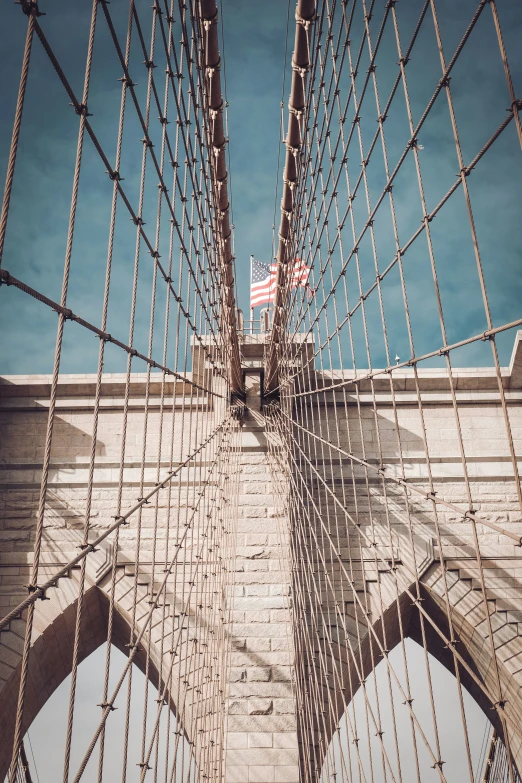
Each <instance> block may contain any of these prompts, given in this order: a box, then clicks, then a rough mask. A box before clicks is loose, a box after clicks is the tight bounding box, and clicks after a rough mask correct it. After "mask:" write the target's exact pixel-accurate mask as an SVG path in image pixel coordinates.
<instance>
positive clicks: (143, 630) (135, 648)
mask: <svg viewBox="0 0 522 783" xmlns="http://www.w3.org/2000/svg"><path fill="white" fill-rule="evenodd" d="M233 421H234V420H233V418H232V417H228V418H227V420H226V423H227V424H230V423H231V422H233ZM221 455H222V446H220V447H219V449H218V452H217V455H216V457H215V458H214V461H213V463H212V465H211V467H210V470H209V474H208V476H207V480H206V483H205V487H204V489H203V490H200V492H199V493H198V499H197V501H196V504H195V506H194V507H193V511H192V514H191V516H190V519H189V520H188V522H187V523H185V530H184V531H183V533H182V535H181V537H180V539H179V540H178V542H177V543H176V546H175V548H176V551H175V553H174V555H173V556H172V559H171V561H170V563H169V565H168V567H167V568H166V569H165V576H164V577H163V580H162V581H161V584H160V586H159V588H158V590H157V592H156V597H155V598H154V600H152V601H151V606H150V610H149V612H148V614H147V616H146V618H145V620H144V621H143V625H142V627H141V630H140V631H139V633H138V635H137V636H136V639H135V641H134V643H133V645H132V646H131V649H130V652H129V657H128V659H127V663H126V664H125V666H124V668H123V671H122V673H121V675H120V678H119V680H118V682H117V684H116V686H115V688H114V691H113V693H112V695H111V698H110V699H109V700H108V701H107V703H106V704H105V705H104V707H103V714H102V717H101V719H100V722H99V724H98V727H97V728H96V731H95V733H94V736H93V738H92V740H91V742H90V744H89V747H88V749H87V752H86V754H85V756H84V758H83V760H82V762H81V764H80V767H79V769H78V772H77V773H76V776H75V778H74V783H78V781H79V780H80V779H81V777H82V775H83V772H84V770H85V767H86V766H87V763H88V761H89V759H90V757H91V754H92V751H93V750H94V748H95V746H96V743H97V741H98V738H99V736H100V734H101V731H102V728H103V726H104V724H105V723H106V721H107V718H108V716H109V714H110V713H111V712H112V711H113V709H114V702H115V700H116V698H117V696H118V693H119V692H120V690H121V686H122V685H123V683H124V681H125V678H126V676H127V672H128V671H129V669H130V667H131V666H132V663H133V661H134V658H135V657H136V653H137V652H138V649H139V645H140V642H141V640H142V639H143V637H144V636H145V633H146V631H147V629H148V627H149V625H150V623H151V620H152V617H153V614H154V611H155V610H156V608H157V606H158V602H159V599H160V597H161V595H162V593H163V591H164V590H165V588H166V586H167V582H168V579H169V576H170V575H171V572H172V569H173V567H174V565H175V563H176V560H177V558H178V555H179V553H180V552H181V548H182V545H183V542H184V540H185V538H186V537H187V535H188V532H189V530H190V529H191V527H192V523H193V521H194V519H195V516H196V513H197V511H198V509H199V504H200V503H201V499H202V498H203V497H204V496H205V490H206V487H207V486H208V483H209V478H210V475H211V474H212V473H213V472H214V470H215V468H216V465H218V464H219V462H220V459H221ZM211 525H212V515H210V516H209V518H208V522H207V526H206V529H205V534H206V533H207V532H208V529H209V528H210V527H211ZM205 538H206V535H205V536H204V537H203V542H202V544H201V546H202V548H204V547H205V546H206V541H205ZM201 562H202V561H201V558H197V563H196V566H195V568H194V570H193V571H192V572H191V579H190V585H191V587H190V590H189V591H188V595H187V599H186V603H185V607H184V610H183V616H184V615H185V614H186V613H187V610H188V607H189V602H190V597H191V595H192V591H193V589H194V586H195V584H196V580H195V578H194V577H195V574H196V572H197V570H198V569H199V566H200V565H201ZM182 631H183V624H181V625H180V627H179V629H178V637H177V641H176V645H174V646H173V650H175V649H176V646H177V644H178V643H179V640H180V639H181V634H182ZM173 661H174V655H172V659H171V667H172V665H173V664H172V662H173Z"/></svg>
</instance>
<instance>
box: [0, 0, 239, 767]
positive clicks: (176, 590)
mask: <svg viewBox="0 0 522 783" xmlns="http://www.w3.org/2000/svg"><path fill="white" fill-rule="evenodd" d="M46 10H47V9H46ZM43 11H44V9H41V7H40V5H39V4H37V3H36V2H26V0H23V2H22V3H21V12H23V13H24V14H25V15H26V17H27V36H26V42H25V49H24V54H23V64H22V73H21V80H20V87H19V93H18V101H17V106H16V114H15V122H14V130H13V137H12V143H11V148H10V156H9V160H8V167H7V179H6V187H5V192H4V200H3V209H2V218H1V221H0V255H1V253H2V252H3V251H4V248H5V249H6V252H5V253H4V259H3V260H4V262H5V261H6V259H7V258H9V257H11V254H10V253H9V249H12V247H11V248H10V246H9V243H8V242H7V243H5V239H6V229H7V225H8V216H9V212H10V209H11V210H12V209H13V208H14V209H16V203H15V195H16V189H15V190H13V183H15V164H16V160H17V154H18V152H19V146H20V145H19V141H20V134H21V120H22V111H23V109H24V102H25V99H26V96H27V94H28V84H29V85H30V79H31V73H32V72H31V63H32V61H33V58H34V56H35V49H36V47H42V49H41V50H39V51H38V56H40V55H41V53H42V51H43V52H44V53H45V56H46V57H47V58H48V61H49V64H50V65H51V68H52V71H53V72H54V79H55V80H56V83H57V84H58V85H59V84H60V83H61V86H62V87H63V93H62V99H63V102H64V105H65V106H67V104H69V103H70V105H71V107H72V108H71V111H74V112H75V113H76V115H77V128H78V130H77V134H78V135H77V147H76V153H75V155H74V159H73V165H72V170H71V171H70V175H71V177H72V196H71V201H70V216H69V220H68V224H67V230H66V236H65V258H64V263H63V283H62V291H61V296H60V298H59V300H58V301H55V300H53V299H52V298H51V297H49V296H47V295H46V293H45V292H44V291H39V290H38V289H37V288H36V287H34V286H33V285H32V284H31V283H32V281H31V280H23V281H22V280H20V279H18V278H17V277H15V276H13V275H11V274H10V272H9V271H8V270H7V269H6V268H5V266H4V267H3V268H2V270H1V282H2V283H4V284H6V286H5V287H3V290H2V294H5V293H6V292H7V291H9V290H11V289H10V287H12V286H14V287H16V288H17V289H18V290H19V291H20V292H22V293H23V294H25V295H28V296H29V297H32V298H34V299H35V300H37V302H38V306H39V307H42V308H45V307H48V308H52V310H54V311H55V312H56V313H57V318H58V328H57V335H56V348H55V358H54V366H53V372H52V376H51V377H50V378H49V413H48V417H47V424H46V428H45V435H44V437H43V457H42V472H41V486H40V492H39V501H38V507H37V509H36V514H35V515H36V525H35V527H34V530H33V534H32V535H33V542H32V545H33V553H34V554H33V557H32V561H31V567H30V573H29V574H28V586H27V589H26V598H24V599H23V600H21V601H20V602H19V603H17V605H16V606H14V607H13V608H12V610H11V611H9V613H8V614H7V615H6V616H5V617H4V618H3V619H2V621H1V622H0V629H2V631H4V632H5V633H6V634H8V635H11V636H12V635H13V634H16V635H17V637H18V642H19V644H20V645H21V647H22V660H21V664H20V676H19V683H18V685H17V697H16V714H15V716H14V721H13V722H12V725H11V724H10V728H9V729H8V730H7V733H6V734H5V736H3V738H2V745H3V751H2V752H3V753H4V752H8V753H9V760H10V771H9V775H8V779H9V781H10V783H15V781H18V780H20V775H21V769H22V767H21V766H20V765H21V762H20V758H25V757H24V756H23V757H22V756H21V755H20V754H23V744H22V739H23V735H24V733H25V730H26V728H27V726H28V724H29V722H30V717H29V713H30V709H29V707H28V702H30V698H31V697H32V691H31V690H30V687H29V682H28V680H29V672H30V670H31V666H32V665H34V664H35V656H36V653H35V652H34V651H33V647H32V643H33V642H34V641H35V635H36V637H37V636H38V629H39V617H41V616H42V615H41V612H42V611H44V609H42V608H40V607H44V606H45V604H44V603H43V602H44V601H45V600H46V599H49V598H50V594H52V595H54V596H56V595H58V596H62V597H63V596H65V595H67V594H68V595H69V598H70V601H71V607H72V611H73V615H74V622H73V628H72V629H71V633H72V645H71V657H70V660H69V661H68V662H67V663H66V664H65V665H66V668H67V667H68V668H69V671H70V695H69V704H68V711H67V727H66V735H65V739H64V753H63V780H64V781H69V780H75V781H79V780H80V779H85V778H84V772H85V770H86V769H88V772H87V775H88V776H89V779H91V780H95V779H96V780H99V781H101V780H103V779H104V771H105V769H106V763H105V762H106V755H107V748H109V749H110V748H111V746H116V747H118V748H119V749H120V751H119V754H120V757H121V758H120V771H121V779H122V780H126V779H127V777H128V776H131V777H132V778H133V779H134V778H135V771H136V765H137V769H138V773H139V775H138V777H139V779H140V780H144V779H145V777H146V776H147V775H148V776H149V777H150V776H151V775H153V776H154V780H158V776H160V779H162V780H164V781H165V783H168V781H181V780H194V779H195V778H196V777H198V778H199V779H205V778H206V779H219V778H220V777H221V774H222V764H223V752H222V748H223V731H224V719H225V706H224V704H225V686H224V683H225V682H226V672H227V667H228V650H229V645H228V644H227V643H226V626H227V622H228V614H229V602H228V601H227V595H228V593H227V590H228V586H229V581H230V574H229V568H228V564H229V563H230V562H231V560H232V556H233V547H234V543H235V537H234V525H235V520H236V498H237V477H238V472H237V464H238V453H239V451H238V433H239V425H238V417H237V411H238V407H237V405H235V404H230V399H231V395H232V393H233V392H234V391H235V390H236V389H237V388H238V384H239V382H240V378H239V376H238V372H239V353H238V339H237V333H236V326H235V313H236V305H235V292H234V277H233V259H232V252H231V229H230V221H229V202H228V194H227V166H226V155H225V150H226V139H225V124H224V108H225V107H224V101H223V98H222V93H221V83H220V59H219V50H218V25H217V19H218V17H217V8H216V5H215V3H214V2H213V0H202V2H192V3H188V4H187V3H182V2H179V3H178V2H175V0H165V2H163V0H158V2H157V3H154V4H153V6H152V7H151V6H150V4H147V3H141V2H134V0H130V2H129V3H128V4H127V10H126V13H122V8H121V7H115V6H114V5H110V4H109V3H108V2H98V0H94V2H93V3H92V7H91V13H90V23H89V25H88V26H87V28H86V32H87V35H86V41H85V43H86V46H85V48H84V50H83V52H82V53H81V56H82V57H83V65H82V67H84V73H83V81H84V85H83V91H82V92H76V91H75V89H74V87H73V84H74V83H76V82H77V81H78V79H77V70H75V71H74V73H73V74H72V75H71V74H70V73H68V70H67V68H66V67H65V65H63V63H62V62H61V61H60V57H59V54H57V53H56V51H55V48H53V46H52V45H51V43H50V42H49V37H48V33H49V30H50V31H51V33H52V25H53V14H52V13H50V14H49V16H45V15H43ZM21 12H20V13H21ZM108 51H110V56H111V57H113V58H114V60H113V62H116V63H117V70H116V69H114V70H115V74H114V75H115V76H116V75H118V76H119V80H120V82H121V95H120V99H119V112H118V113H117V116H116V121H115V123H114V127H112V129H111V130H112V134H109V133H108V130H107V124H106V123H104V122H103V121H102V127H101V131H102V133H101V134H100V126H99V122H98V118H97V112H96V109H97V108H98V109H99V108H100V107H99V106H97V104H96V98H93V100H92V101H91V96H90V88H91V77H92V74H93V71H95V69H96V63H97V62H98V61H101V63H102V67H103V66H104V64H107V62H108V58H109V55H108ZM78 57H80V53H78ZM69 65H70V63H69ZM107 68H108V66H107ZM118 72H119V73H118ZM138 74H139V76H138ZM112 75H113V71H111V70H110V69H109V68H108V75H107V78H109V76H112ZM73 77H74V78H73ZM144 78H145V84H146V87H145V89H140V88H139V87H138V86H137V83H138V81H141V80H143V79H144ZM142 85H143V82H142ZM94 92H95V94H96V91H94ZM102 114H103V112H102ZM129 127H130V130H129ZM137 128H138V129H139V132H141V134H142V138H141V141H140V140H139V136H137V135H136V134H135V131H136V129H137ZM102 137H103V139H104V141H102ZM108 139H109V140H108ZM88 145H90V146H89V147H88ZM108 149H110V150H115V152H114V154H113V153H112V152H111V153H110V152H109V151H108ZM91 153H93V155H92V156H91ZM86 156H90V157H88V160H89V164H88V165H89V166H90V165H92V166H93V167H98V168H99V169H100V171H101V172H102V173H103V172H105V176H106V188H107V189H108V192H109V194H110V208H109V209H108V211H107V212H106V215H105V217H106V221H105V230H106V237H107V239H106V264H105V282H104V288H103V301H102V308H101V318H100V320H99V322H97V323H93V322H91V321H89V320H88V319H87V318H84V317H83V316H82V314H81V313H75V312H73V311H72V309H70V308H69V307H68V288H69V282H70V278H71V274H72V273H73V272H74V269H73V263H72V262H73V244H74V241H75V236H76V233H75V232H76V228H77V212H78V204H79V202H80V201H81V196H82V182H83V179H84V178H85V177H87V173H86V171H85V166H86V165H87V164H84V165H83V166H82V162H83V161H84V160H85V158H86ZM134 161H140V163H139V165H138V167H137V168H138V173H137V176H131V177H130V182H129V177H128V176H127V177H126V174H127V170H126V167H129V168H130V169H131V172H132V171H133V168H132V164H133V162H134ZM135 168H136V166H134V169H135ZM87 179H88V177H87ZM136 181H137V182H138V186H137V188H136V187H135V185H136ZM87 187H88V185H87ZM146 217H147V220H146V219H145V218H146ZM129 218H130V221H129ZM122 226H123V228H122ZM122 242H126V245H125V247H126V248H127V250H130V248H133V249H132V250H130V252H128V255H127V259H126V261H127V266H128V267H130V268H131V269H132V286H131V289H130V302H129V312H130V317H129V323H128V336H126V335H125V334H124V333H123V332H122V328H124V321H123V319H116V323H117V329H118V332H117V334H114V335H112V334H110V333H109V331H108V328H107V324H108V320H109V319H110V318H111V311H112V310H113V309H114V308H115V307H117V306H118V304H119V302H118V300H119V297H120V296H121V293H120V292H121V288H120V287H119V286H118V283H117V282H116V283H114V281H113V277H114V273H115V271H116V272H117V269H116V270H115V269H114V268H113V266H114V264H115V263H116V261H117V260H118V258H120V257H121V253H120V250H119V248H118V244H121V243H122ZM92 283H93V284H94V280H93V281H92ZM145 297H147V299H148V302H149V304H148V321H149V327H148V339H147V349H146V350H144V351H141V352H140V351H138V350H137V348H136V342H137V341H140V339H141V337H142V335H141V334H140V332H139V329H138V325H137V320H136V318H137V316H136V314H137V309H138V308H139V307H140V305H143V301H144V300H145ZM145 301H146V300H145ZM114 320H115V319H114V318H113V321H114ZM78 327H80V329H84V330H88V331H89V332H91V333H93V334H94V335H95V336H98V337H99V338H100V339H99V355H98V361H97V372H96V375H95V384H94V389H93V397H92V405H91V406H90V408H89V411H90V413H89V419H88V424H87V427H88V428H90V433H89V434H90V453H89V457H88V467H87V480H86V484H85V488H84V490H85V491H83V490H82V495H81V497H75V498H73V501H72V502H73V503H74V504H76V508H77V509H78V516H79V518H80V520H81V521H80V522H79V523H78V524H77V525H76V529H75V530H74V529H73V530H72V531H71V535H72V539H71V540H70V545H69V547H68V549H69V550H71V549H72V550H73V551H72V552H69V553H67V554H69V556H67V557H65V558H64V555H63V553H61V554H58V555H57V556H56V558H55V559H54V561H53V560H52V559H51V563H50V561H49V559H48V551H47V550H48V545H47V543H46V527H47V525H48V524H49V520H50V519H51V521H52V499H53V492H52V487H50V480H51V479H50V476H51V474H52V470H53V463H52V457H53V456H54V455H53V442H54V441H53V436H54V435H55V433H56V428H57V426H58V425H57V421H58V419H59V415H58V413H57V411H59V409H60V396H61V392H60V384H61V382H62V380H63V379H62V378H61V377H60V374H59V373H60V363H61V359H62V353H63V349H64V333H65V332H66V330H69V329H71V330H78ZM111 350H114V351H120V352H122V353H123V356H124V357H125V361H126V371H125V373H124V374H121V375H120V376H117V377H118V378H119V384H120V385H119V392H118V393H119V395H120V400H119V402H118V403H117V404H116V407H117V409H118V410H119V414H118V424H117V425H116V426H117V432H118V436H117V440H116V444H117V445H116V446H115V448H116V452H118V451H119V454H117V453H116V452H115V453H114V455H113V457H114V460H115V461H116V464H117V465H118V467H117V469H116V473H117V477H116V481H115V482H113V484H112V487H113V489H112V490H110V491H109V492H108V493H106V495H105V496H103V492H102V493H101V494H102V497H101V496H100V492H99V491H98V490H96V482H95V474H96V471H97V468H98V467H99V454H100V449H99V445H100V436H102V435H103V433H104V428H106V427H107V426H108V424H107V421H108V420H107V418H106V412H105V411H104V388H105V387H104V384H106V382H107V378H106V376H104V374H103V369H104V363H105V362H106V361H107V354H108V352H109V351H111ZM113 355H114V354H113ZM109 358H110V354H109ZM141 369H144V370H145V372H141V373H139V374H138V375H136V370H141ZM109 377H113V376H109ZM136 378H138V379H140V385H139V394H140V396H141V401H142V404H143V408H142V414H140V415H139V417H138V421H137V420H136V417H135V413H134V412H133V408H134V405H133V396H134V397H135V395H136V386H135V380H136ZM66 379H67V376H66ZM109 426H110V425H109ZM55 440H56V439H55ZM104 440H105V438H104ZM135 442H137V443H138V444H139V446H138V448H136V447H135ZM71 447H72V452H71V454H70V458H71V459H73V460H74V459H76V455H75V454H74V444H71ZM136 464H137V466H138V469H137V472H136V471H133V465H136ZM98 516H100V518H101V520H102V521H101V523H100V522H99V521H98V520H97V519H95V518H96V517H98ZM66 548H67V547H66ZM96 552H105V553H106V554H107V558H108V559H107V561H106V567H105V568H104V571H105V574H104V576H103V577H102V579H104V580H105V581H104V582H103V584H104V592H105V595H106V596H107V604H106V606H105V610H104V614H105V619H106V622H105V627H104V629H103V632H102V638H101V639H100V640H99V641H102V640H103V641H105V642H106V645H105V650H106V653H105V670H104V677H103V682H104V684H103V689H102V692H100V693H97V694H96V695H95V696H93V698H96V699H97V701H96V703H97V704H98V705H99V707H100V712H99V715H100V717H99V721H97V726H96V728H95V730H94V732H93V734H92V737H91V736H88V737H87V736H82V737H81V738H80V739H81V745H82V748H81V755H80V756H79V757H78V753H77V752H76V755H75V756H74V754H72V747H73V738H74V742H75V743H76V742H78V741H79V738H78V731H76V732H75V725H76V722H77V720H78V715H77V712H78V707H77V682H78V665H79V663H80V662H81V658H82V656H83V655H84V653H83V652H82V650H83V648H84V647H85V633H86V632H85V622H86V620H87V619H88V616H89V614H90V612H91V610H92V607H91V604H90V601H91V598H90V596H91V595H92V587H93V571H92V568H93V566H92V563H93V562H94V561H93V558H96V555H95V553H96ZM122 557H124V558H126V562H127V563H128V565H127V566H126V567H125V569H126V570H125V569H124V571H122V568H121V558H122ZM46 558H47V559H46ZM64 560H65V562H64ZM53 562H57V563H61V564H62V565H61V566H60V565H58V566H57V565H53V564H52V563H53ZM145 566H146V568H145ZM95 570H96V569H95ZM145 572H146V578H145V577H144V574H145ZM124 583H125V584H124ZM94 584H100V575H99V573H98V577H96V574H94ZM71 591H72V592H71ZM59 600H61V599H60V598H58V601H59ZM52 601H53V599H52V598H51V603H52ZM53 605H54V604H53ZM46 611H49V610H46ZM44 616H45V614H44ZM122 617H125V625H124V627H123V630H122V628H121V618H122ZM113 644H116V645H118V646H119V647H120V649H124V650H125V651H126V660H125V664H124V666H123V668H122V667H121V664H120V663H118V659H116V661H117V662H116V663H115V662H114V655H111V649H112V645H113ZM135 663H137V664H138V665H139V666H140V668H141V669H142V670H143V671H144V672H145V675H146V677H145V686H144V687H145V694H144V696H143V701H142V702H141V703H142V704H144V705H145V707H144V708H142V709H143V714H142V716H141V719H142V727H141V731H140V736H141V741H140V742H139V743H136V745H137V746H139V747H134V746H133V745H132V743H131V742H130V738H129V737H130V735H129V727H130V723H131V718H132V717H133V715H134V713H135V710H136V709H140V708H139V704H140V700H139V699H138V702H137V704H138V707H137V708H136V707H135V706H134V705H135V703H136V699H137V695H136V693H135V691H136V688H137V687H140V686H139V685H134V686H133V677H132V673H133V664H135ZM134 680H135V678H134ZM152 683H154V685H152ZM152 687H154V690H155V692H156V695H157V699H156V704H155V705H154V707H155V708H156V707H157V709H155V710H154V712H151V711H149V712H148V711H147V705H148V690H149V688H152ZM115 702H117V705H118V706H116V705H115ZM115 709H119V710H120V711H123V713H124V716H125V717H124V721H123V723H122V725H121V732H120V733H119V736H117V737H116V736H113V735H111V715H112V714H113V712H114V710H115ZM75 747H76V746H75ZM78 758H79V759H80V760H79V761H78ZM22 766H23V764H22ZM111 769H112V766H111ZM109 776H110V772H109ZM106 777H107V775H105V779H106Z"/></svg>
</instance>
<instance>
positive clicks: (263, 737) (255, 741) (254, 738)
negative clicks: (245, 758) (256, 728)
mask: <svg viewBox="0 0 522 783" xmlns="http://www.w3.org/2000/svg"><path fill="white" fill-rule="evenodd" d="M247 736H248V747H249V748H271V747H272V746H273V734H272V733H271V732H250V733H249V734H248V735H247Z"/></svg>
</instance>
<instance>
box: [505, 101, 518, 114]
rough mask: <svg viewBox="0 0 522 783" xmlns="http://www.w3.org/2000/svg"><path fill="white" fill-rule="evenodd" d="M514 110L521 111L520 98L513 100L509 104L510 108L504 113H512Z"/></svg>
mask: <svg viewBox="0 0 522 783" xmlns="http://www.w3.org/2000/svg"><path fill="white" fill-rule="evenodd" d="M515 109H517V110H519V111H522V100H520V98H515V100H514V101H513V103H512V104H511V107H510V108H509V109H506V111H512V112H514V111H515Z"/></svg>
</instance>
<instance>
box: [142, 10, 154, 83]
mask: <svg viewBox="0 0 522 783" xmlns="http://www.w3.org/2000/svg"><path fill="white" fill-rule="evenodd" d="M152 7H153V8H154V6H152ZM143 65H144V66H145V67H146V68H149V70H150V69H151V68H157V67H158V66H157V65H154V60H143Z"/></svg>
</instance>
